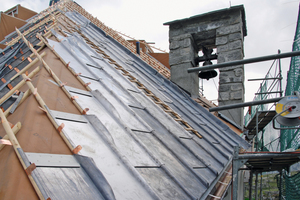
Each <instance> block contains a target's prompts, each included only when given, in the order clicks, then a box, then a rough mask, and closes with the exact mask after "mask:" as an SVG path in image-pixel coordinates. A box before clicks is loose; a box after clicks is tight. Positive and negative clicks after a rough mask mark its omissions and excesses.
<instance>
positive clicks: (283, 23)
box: [0, 0, 299, 101]
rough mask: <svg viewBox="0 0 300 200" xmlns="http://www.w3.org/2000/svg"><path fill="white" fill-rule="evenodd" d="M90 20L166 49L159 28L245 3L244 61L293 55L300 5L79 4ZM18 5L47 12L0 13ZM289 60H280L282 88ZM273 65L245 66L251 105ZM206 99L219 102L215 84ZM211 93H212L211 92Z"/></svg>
mask: <svg viewBox="0 0 300 200" xmlns="http://www.w3.org/2000/svg"><path fill="white" fill-rule="evenodd" d="M77 3H79V4H80V5H81V6H82V7H83V8H85V9H86V10H87V11H88V12H89V13H91V14H92V15H93V16H96V17H97V18H98V19H99V20H100V21H102V22H104V23H105V24H106V25H107V26H109V27H111V28H113V29H116V30H117V31H120V32H122V33H125V34H127V35H130V36H132V37H134V38H135V39H145V40H146V41H148V42H155V46H156V47H159V48H161V49H163V50H167V51H168V50H169V42H168V30H169V27H168V26H163V23H165V22H168V21H173V20H176V19H182V18H187V17H190V16H193V15H198V14H202V13H206V12H209V11H213V10H218V9H223V8H228V7H230V5H231V6H235V5H241V4H244V7H245V11H246V26H247V32H248V35H247V36H246V37H245V40H244V49H245V59H246V58H252V57H258V56H264V55H270V54H276V53H277V51H278V49H280V50H281V52H289V51H292V43H293V39H294V35H295V29H296V22H297V18H298V8H299V1H298V0H231V1H229V0H172V1H171V0H152V1H143V0H109V1H107V0H78V1H77ZM16 4H21V5H22V6H24V7H27V8H29V9H31V10H34V11H36V12H40V11H41V10H43V9H45V8H46V7H48V4H49V1H45V0H9V1H8V0H0V10H1V11H5V10H7V9H9V8H11V7H13V6H14V5H16ZM289 60H290V59H282V68H283V77H284V79H283V83H284V88H285V83H286V73H287V70H288V68H289ZM270 65H271V62H270V61H269V62H262V63H259V64H249V65H245V77H246V78H245V87H246V88H245V96H246V99H245V100H246V101H252V99H253V97H254V93H255V92H256V91H257V89H258V87H259V82H248V81H247V79H249V78H262V77H264V76H265V74H266V72H267V71H268V69H269V67H270ZM204 84H205V85H204V95H205V96H207V98H208V99H217V88H216V87H215V85H216V86H217V85H218V79H213V80H212V79H211V80H209V82H206V81H205V83H204ZM211 91H214V92H211Z"/></svg>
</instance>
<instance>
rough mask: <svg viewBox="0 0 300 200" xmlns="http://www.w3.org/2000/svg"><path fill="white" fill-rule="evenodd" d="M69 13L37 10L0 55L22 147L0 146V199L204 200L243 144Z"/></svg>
mask: <svg viewBox="0 0 300 200" xmlns="http://www.w3.org/2000/svg"><path fill="white" fill-rule="evenodd" d="M77 6H78V5H77V4H75V3H73V2H71V1H65V2H61V3H59V4H57V5H55V6H53V7H51V8H49V9H48V10H45V11H43V12H42V13H41V14H40V16H43V18H42V19H39V20H38V21H35V22H34V24H31V25H30V27H35V28H32V29H30V28H29V27H28V29H27V30H30V31H28V32H26V30H24V31H22V32H23V33H14V34H13V35H12V36H11V38H15V39H14V40H16V41H17V43H14V44H13V42H11V43H10V44H11V45H14V46H13V48H11V47H7V48H6V49H4V50H3V51H2V52H0V53H1V54H0V55H1V56H0V64H1V67H2V68H1V69H2V70H3V71H2V73H1V78H2V83H1V84H0V87H2V90H1V91H0V97H1V99H0V103H3V104H1V106H2V108H3V109H2V110H4V115H5V116H6V117H5V119H6V118H7V120H8V121H9V122H10V123H11V125H10V127H12V131H13V132H15V133H16V132H18V133H17V135H16V137H17V140H18V141H19V144H20V145H19V146H16V144H15V143H13V146H14V147H15V149H14V148H12V146H5V147H4V146H3V145H1V147H0V148H3V147H4V148H3V149H2V150H1V151H0V157H1V162H0V179H1V182H0V198H1V199H12V198H14V199H22V198H23V197H24V196H26V198H30V199H36V198H37V197H39V198H44V199H47V198H51V199H68V198H73V199H79V198H80V199H82V198H87V199H127V198H129V199H205V198H207V197H208V195H209V194H210V193H211V194H212V193H213V192H214V190H215V187H216V185H217V182H218V180H220V179H221V178H222V176H223V175H224V174H225V173H226V172H225V171H226V170H228V168H230V165H231V159H232V151H233V147H234V146H236V145H239V146H241V147H243V148H245V149H247V148H248V147H249V145H248V144H247V143H246V142H245V141H244V140H242V139H241V138H240V137H239V136H238V135H237V134H235V133H234V132H233V131H232V130H231V129H230V128H229V127H228V126H226V125H225V124H223V123H222V122H221V121H220V120H219V119H218V118H216V117H215V116H213V115H212V114H210V113H209V112H208V111H207V110H206V109H204V108H203V107H201V106H200V105H199V104H197V103H196V102H195V101H194V100H192V99H191V98H190V97H189V96H188V95H187V94H186V93H185V92H183V91H182V90H180V89H179V88H178V87H177V86H176V85H174V84H173V83H172V82H170V81H169V80H168V79H166V78H165V77H164V76H163V75H161V74H160V73H158V72H157V71H156V70H155V69H154V68H153V67H151V66H149V65H148V63H146V62H145V61H143V60H142V59H141V58H140V57H139V56H137V55H135V54H134V53H132V52H131V51H130V50H128V48H127V47H125V46H123V44H121V43H119V42H118V41H117V40H115V39H114V38H113V37H111V36H109V35H107V34H106V32H104V30H102V29H101V28H99V27H98V26H97V24H94V23H92V22H91V21H90V20H89V19H87V18H86V17H84V16H83V15H81V14H79V13H78V12H75V11H74V10H73V9H70V8H71V7H73V8H74V7H76V8H77V9H78V10H79V9H80V7H77ZM58 8H59V9H58ZM64 8H69V10H67V12H62V10H65V9H64ZM50 12H51V13H52V14H50ZM45 13H46V15H45V16H44V14H45ZM46 19H48V21H47V20H46ZM43 20H44V21H43ZM40 22H45V24H38V23H40ZM46 23H47V24H46ZM37 24H38V25H39V26H37ZM39 27H41V28H39ZM36 34H37V35H36ZM18 35H19V36H18ZM24 36H25V37H24ZM16 38H17V39H16ZM27 40H28V41H29V42H30V43H31V44H32V45H30V44H29V43H27ZM2 64H3V65H2ZM38 65H40V66H43V67H42V68H39V67H38ZM4 70H6V73H4ZM26 71H28V73H25V72H26ZM23 73H25V74H27V75H23V76H22V74H23ZM14 75H16V76H15V77H16V78H14ZM27 77H29V78H30V79H28V78H27ZM22 80H25V81H22ZM35 88H36V89H35ZM16 89H17V90H18V91H17V92H15V91H16ZM6 99H9V100H6ZM15 106H16V109H15ZM13 109H15V111H14V112H12V113H9V111H11V110H13ZM0 114H1V112H0ZM2 118H4V117H3V116H2ZM2 122H3V123H4V124H8V123H6V122H5V121H2ZM18 122H20V123H18ZM20 124H22V126H21V127H20ZM13 125H14V126H13ZM8 129H10V128H9V127H6V129H5V130H4V129H3V128H2V127H1V130H0V133H1V137H4V135H5V133H6V132H7V131H8ZM7 135H9V133H7ZM10 137H11V136H9V138H10ZM5 138H6V139H7V137H4V139H5ZM10 140H11V139H10ZM1 141H2V142H9V141H7V140H3V139H2V140H1ZM11 141H12V140H11ZM14 151H15V152H14ZM16 155H18V157H17V156H16ZM18 160H20V161H21V163H25V164H24V165H23V168H24V169H26V172H27V174H26V173H25V172H24V170H22V165H20V162H19V161H18ZM62 160H64V161H62ZM33 163H34V164H33ZM30 169H31V170H30ZM28 177H32V178H30V179H28ZM31 185H32V186H31ZM16 191H18V192H16Z"/></svg>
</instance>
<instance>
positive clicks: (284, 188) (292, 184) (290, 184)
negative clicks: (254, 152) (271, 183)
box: [275, 172, 300, 200]
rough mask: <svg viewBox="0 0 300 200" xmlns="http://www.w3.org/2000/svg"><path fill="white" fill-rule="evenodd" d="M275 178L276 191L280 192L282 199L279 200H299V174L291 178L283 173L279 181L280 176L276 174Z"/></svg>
mask: <svg viewBox="0 0 300 200" xmlns="http://www.w3.org/2000/svg"><path fill="white" fill-rule="evenodd" d="M275 178H276V179H277V187H278V190H279V191H281V195H282V197H284V198H281V199H288V200H296V199H297V200H299V199H300V172H298V173H297V174H294V175H292V176H290V175H288V174H287V173H286V172H284V173H283V175H282V179H281V181H280V174H277V175H276V176H275Z"/></svg>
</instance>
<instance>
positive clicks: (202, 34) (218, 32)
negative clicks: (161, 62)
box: [164, 5, 247, 127]
mask: <svg viewBox="0 0 300 200" xmlns="http://www.w3.org/2000/svg"><path fill="white" fill-rule="evenodd" d="M164 25H169V42H170V46H169V48H170V53H169V64H170V66H171V81H172V82H174V83H175V84H177V85H178V86H179V87H181V88H182V89H184V90H185V91H186V92H187V93H189V94H190V96H191V97H192V98H195V97H198V96H199V77H198V72H195V73H187V69H188V68H192V67H196V66H198V64H199V63H197V60H198V59H197V58H198V52H199V51H200V50H202V49H204V48H205V49H216V50H217V60H218V63H222V62H228V61H233V60H242V59H243V58H244V48H243V45H244V42H243V41H244V37H245V36H246V35H247V30H246V21H245V11H244V6H243V5H239V6H233V7H230V8H227V9H222V10H217V11H212V12H209V13H205V14H200V15H196V16H192V17H190V18H186V19H181V20H175V21H171V22H167V23H164ZM200 65H202V63H200ZM218 90H219V91H218V102H219V106H222V105H229V104H235V103H242V102H244V66H243V65H240V66H232V67H227V68H222V69H220V74H219V89H218ZM221 113H222V114H224V115H225V116H226V117H227V118H229V119H231V120H232V121H233V122H235V123H236V124H237V125H240V126H241V127H243V122H244V118H243V115H244V113H243V108H237V109H232V110H225V111H221Z"/></svg>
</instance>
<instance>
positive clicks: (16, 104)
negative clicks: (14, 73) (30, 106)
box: [9, 92, 24, 114]
mask: <svg viewBox="0 0 300 200" xmlns="http://www.w3.org/2000/svg"><path fill="white" fill-rule="evenodd" d="M23 95H24V93H23V92H20V94H19V96H18V98H17V100H16V101H15V102H14V104H13V105H12V107H11V109H10V111H9V112H10V114H13V113H14V111H15V110H16V108H17V106H18V105H19V103H20V101H21V99H22V98H23Z"/></svg>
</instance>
